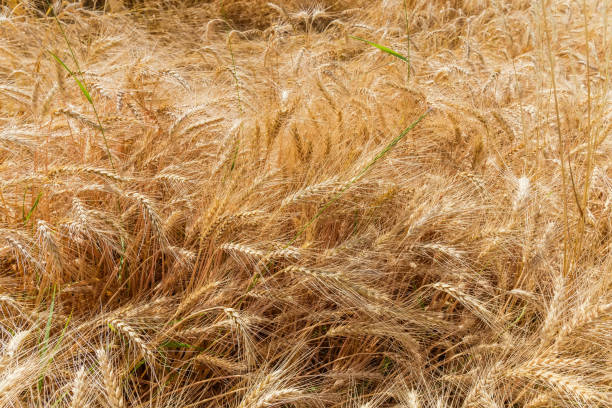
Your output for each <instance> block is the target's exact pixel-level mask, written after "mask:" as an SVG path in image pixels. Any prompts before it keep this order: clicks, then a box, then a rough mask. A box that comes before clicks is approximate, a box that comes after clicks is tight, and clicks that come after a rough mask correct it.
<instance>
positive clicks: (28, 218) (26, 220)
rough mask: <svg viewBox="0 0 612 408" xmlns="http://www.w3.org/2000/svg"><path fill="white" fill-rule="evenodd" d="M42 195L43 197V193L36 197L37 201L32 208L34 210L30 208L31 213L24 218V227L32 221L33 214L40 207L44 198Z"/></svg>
mask: <svg viewBox="0 0 612 408" xmlns="http://www.w3.org/2000/svg"><path fill="white" fill-rule="evenodd" d="M42 195H43V193H42V191H41V192H40V193H38V196H37V197H36V201H34V205H33V206H32V208H30V211H28V214H27V215H26V216H25V217H24V218H23V225H26V224H27V223H28V221H29V220H30V217H31V216H32V213H33V212H34V210H36V207H38V204H39V203H40V198H41V197H42Z"/></svg>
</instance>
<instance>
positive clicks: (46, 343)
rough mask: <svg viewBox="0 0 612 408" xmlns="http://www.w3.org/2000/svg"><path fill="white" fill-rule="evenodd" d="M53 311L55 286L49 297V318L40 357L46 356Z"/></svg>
mask: <svg viewBox="0 0 612 408" xmlns="http://www.w3.org/2000/svg"><path fill="white" fill-rule="evenodd" d="M54 310H55V285H53V295H52V297H51V306H49V317H48V318H47V325H46V326H45V338H44V340H43V349H42V355H43V356H44V355H45V354H47V347H48V346H49V335H50V333H51V322H52V321H53V311H54Z"/></svg>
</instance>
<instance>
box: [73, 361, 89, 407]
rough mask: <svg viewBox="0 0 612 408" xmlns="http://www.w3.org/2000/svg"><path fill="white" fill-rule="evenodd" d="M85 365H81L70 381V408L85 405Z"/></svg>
mask: <svg viewBox="0 0 612 408" xmlns="http://www.w3.org/2000/svg"><path fill="white" fill-rule="evenodd" d="M85 375H86V373H85V367H84V366H82V367H81V368H80V369H79V371H77V373H76V375H75V376H74V381H73V382H72V389H71V392H72V398H71V400H70V408H79V407H83V406H85V398H86V395H87V394H86V393H85Z"/></svg>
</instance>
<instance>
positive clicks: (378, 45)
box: [349, 35, 410, 64]
mask: <svg viewBox="0 0 612 408" xmlns="http://www.w3.org/2000/svg"><path fill="white" fill-rule="evenodd" d="M349 37H351V38H353V39H355V40H358V41H362V42H364V43H366V44H370V45H371V46H373V47H376V48H378V49H379V50H381V51H383V52H386V53H387V54H391V55H393V56H394V57H396V58H399V59H401V60H402V61H404V62H406V63H407V64H410V60H409V59H408V58H406V57H404V56H403V55H402V54H400V53H399V52H397V51H393V50H392V49H391V48H389V47H385V46H384V45H380V44H376V43H375V42H372V41H368V40H364V39H363V38H359V37H355V36H354V35H349Z"/></svg>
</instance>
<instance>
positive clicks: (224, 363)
mask: <svg viewBox="0 0 612 408" xmlns="http://www.w3.org/2000/svg"><path fill="white" fill-rule="evenodd" d="M196 361H197V362H198V363H200V364H204V365H206V366H208V367H211V368H220V369H221V370H223V371H226V372H229V373H242V372H244V371H246V370H247V367H246V366H245V365H244V364H241V363H239V362H234V361H229V360H225V359H223V358H219V357H215V356H212V355H210V354H207V353H200V354H198V356H197V357H196Z"/></svg>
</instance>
